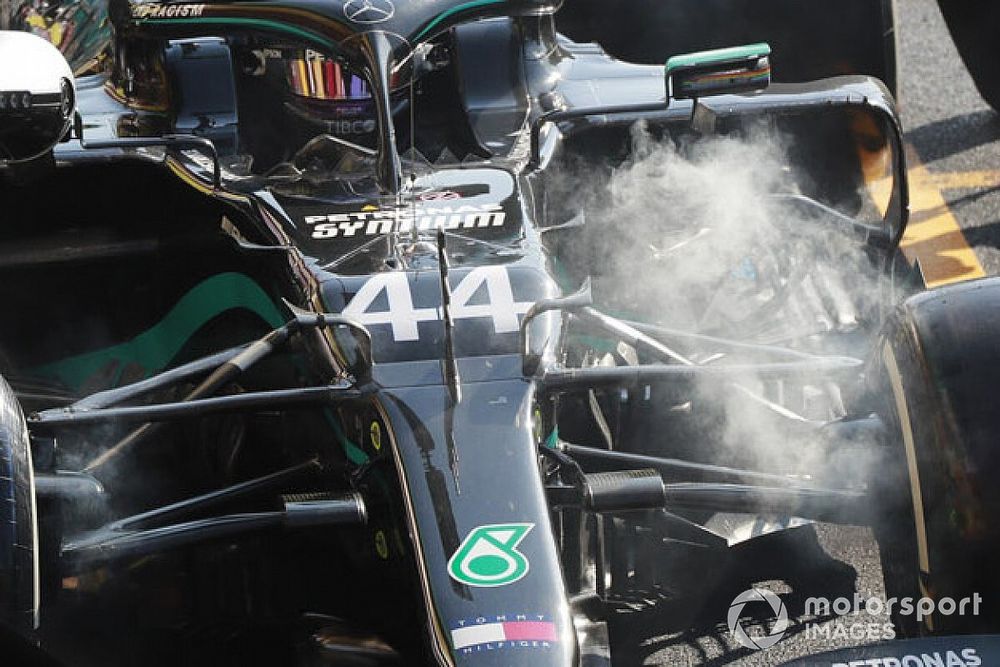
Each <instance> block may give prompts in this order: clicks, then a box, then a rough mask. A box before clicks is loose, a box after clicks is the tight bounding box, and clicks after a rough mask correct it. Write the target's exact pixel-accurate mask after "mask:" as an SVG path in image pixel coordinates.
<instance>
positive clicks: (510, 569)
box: [448, 523, 535, 586]
mask: <svg viewBox="0 0 1000 667" xmlns="http://www.w3.org/2000/svg"><path fill="white" fill-rule="evenodd" d="M534 527H535V524H533V523H497V524H492V525H489V526H479V527H478V528H475V529H473V530H472V532H471V533H469V534H468V536H466V538H465V540H463V541H462V544H461V545H460V546H459V547H458V551H456V552H455V553H454V555H452V557H451V559H450V560H449V561H448V574H450V575H451V578H452V579H454V580H456V581H459V582H461V583H463V584H468V585H469V586H506V585H507V584H512V583H514V582H515V581H517V580H518V579H521V578H522V577H524V575H526V574H528V565H529V563H528V559H527V558H526V557H525V556H524V554H522V553H521V552H520V551H518V550H517V545H518V544H520V543H521V540H523V539H524V537H525V536H526V535H527V534H528V532H529V531H530V530H531V529H532V528H534Z"/></svg>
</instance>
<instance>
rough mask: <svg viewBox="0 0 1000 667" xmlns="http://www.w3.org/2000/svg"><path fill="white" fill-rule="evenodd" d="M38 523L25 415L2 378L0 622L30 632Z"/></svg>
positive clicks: (35, 592) (35, 597) (35, 605)
mask: <svg viewBox="0 0 1000 667" xmlns="http://www.w3.org/2000/svg"><path fill="white" fill-rule="evenodd" d="M38 597H39V585H38V524H37V522H36V510H35V480H34V472H33V470H32V466H31V447H30V445H29V440H28V427H27V424H26V423H25V421H24V413H23V412H22V411H21V406H20V405H19V404H18V402H17V398H15V396H14V391H13V390H12V389H11V388H10V385H9V384H7V381H6V380H4V379H3V377H0V623H4V624H6V625H7V626H9V627H11V628H13V629H15V630H17V631H19V632H22V633H30V632H31V631H32V630H34V628H35V627H36V626H37V619H38Z"/></svg>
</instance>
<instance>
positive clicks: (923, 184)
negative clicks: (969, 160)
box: [900, 148, 1000, 287]
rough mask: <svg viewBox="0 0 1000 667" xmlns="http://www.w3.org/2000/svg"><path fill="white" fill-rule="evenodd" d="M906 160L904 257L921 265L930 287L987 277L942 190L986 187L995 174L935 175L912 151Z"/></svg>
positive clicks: (910, 150) (902, 245)
mask: <svg viewBox="0 0 1000 667" xmlns="http://www.w3.org/2000/svg"><path fill="white" fill-rule="evenodd" d="M906 159H907V164H908V165H909V169H908V171H909V182H910V222H909V224H908V225H907V227H906V233H905V234H904V235H903V241H902V243H901V244H900V246H901V247H902V249H903V253H904V254H905V255H906V256H907V258H908V259H909V260H910V261H911V262H914V261H919V262H920V267H921V269H922V271H923V275H924V281H925V282H926V284H927V286H928V287H936V286H938V285H947V284H949V283H957V282H961V281H963V280H971V279H973V278H982V277H984V276H985V275H986V272H985V271H983V267H982V265H981V264H980V263H979V260H978V259H976V253H975V252H973V250H972V248H970V247H969V244H968V243H967V242H966V240H965V237H964V236H963V235H962V230H961V228H960V227H959V225H958V220H957V219H956V218H955V216H954V215H953V214H952V212H951V209H949V208H948V203H947V201H945V198H944V195H943V194H942V193H941V189H942V188H944V189H951V188H976V187H983V185H980V184H981V183H984V182H985V181H986V179H987V178H989V175H990V174H994V173H995V172H968V173H964V174H932V173H931V172H929V171H928V170H927V167H925V166H924V165H923V163H922V162H921V161H920V158H919V157H918V156H917V153H916V151H915V150H913V149H912V148H909V150H908V151H907V156H906ZM996 176H1000V174H996ZM977 179H978V180H977ZM969 183H971V185H967V184H969Z"/></svg>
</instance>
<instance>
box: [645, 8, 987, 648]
mask: <svg viewBox="0 0 1000 667" xmlns="http://www.w3.org/2000/svg"><path fill="white" fill-rule="evenodd" d="M896 28H897V35H898V45H899V51H898V57H899V76H900V90H899V109H900V113H901V116H902V121H903V127H904V131H905V136H906V141H907V144H908V147H909V148H908V150H909V159H910V164H909V166H910V184H911V194H912V202H911V204H912V205H911V227H910V229H911V233H909V234H908V235H907V237H906V238H905V239H904V246H905V247H906V251H907V254H908V255H909V256H910V257H911V258H920V262H921V264H922V266H924V268H925V271H926V276H927V278H928V281H929V282H931V283H932V284H945V283H949V282H955V281H960V280H965V279H970V278H975V277H979V276H982V275H997V274H998V273H1000V116H998V115H997V114H996V113H995V112H994V111H992V110H991V109H990V108H989V106H988V105H987V104H986V103H985V102H984V101H983V100H982V98H981V97H980V95H979V93H978V92H977V90H976V88H975V84H974V83H973V81H972V78H971V77H970V76H969V74H968V72H967V71H966V70H965V67H964V65H963V64H962V61H961V59H960V58H959V55H958V52H957V51H956V49H955V46H954V44H953V43H952V40H951V37H950V35H949V34H948V31H947V28H946V27H945V24H944V21H943V20H942V18H941V14H940V11H939V10H938V7H937V3H936V2H935V0H898V4H897V14H896ZM997 39H998V40H1000V35H997ZM959 229H960V230H961V232H959V231H958V230H959ZM793 532H794V531H793ZM724 569H725V572H726V574H725V575H724V576H720V577H719V578H717V579H716V580H715V581H706V582H705V588H706V597H707V599H708V602H707V603H705V604H704V606H703V607H702V608H701V609H699V610H697V611H695V612H692V614H691V616H689V617H688V618H687V619H685V620H684V621H678V619H670V618H666V619H665V618H658V617H656V615H652V614H651V615H649V618H647V619H646V620H645V621H644V622H643V623H641V626H642V627H641V629H640V630H638V632H639V633H640V635H642V637H643V638H642V639H641V651H640V653H639V654H638V655H636V656H634V657H633V658H631V659H630V660H629V661H628V662H629V663H632V664H637V665H638V664H642V665H701V664H709V665H754V666H758V665H778V664H782V663H783V662H785V661H787V660H791V659H793V658H797V657H802V656H806V655H810V654H815V653H817V652H820V651H824V650H832V649H838V648H846V647H850V646H856V645H861V644H865V643H870V642H871V641H874V640H879V639H882V638H884V637H883V635H884V634H886V628H885V624H886V623H887V622H888V618H887V616H885V615H884V614H882V615H871V614H867V613H865V612H861V613H860V614H849V615H845V616H837V615H836V614H831V615H830V616H828V617H823V618H817V617H815V616H811V615H809V614H807V613H806V610H805V606H804V599H805V598H806V597H808V596H823V597H827V598H833V599H835V598H837V597H841V596H843V597H852V596H853V595H854V594H855V593H857V594H859V595H860V596H861V598H862V599H867V598H870V597H873V596H874V597H878V598H879V599H884V598H885V591H884V587H883V581H882V575H881V568H880V565H879V555H878V547H877V545H876V543H875V541H874V540H873V538H872V535H871V531H870V530H869V529H867V528H854V527H842V526H832V525H822V524H820V525H816V526H815V527H814V528H813V527H810V528H807V529H804V530H800V531H799V534H798V535H790V536H788V538H787V539H782V540H778V541H775V542H774V543H773V544H767V545H764V546H763V547H761V548H756V547H755V548H754V549H752V550H750V549H748V550H746V552H745V553H737V554H734V556H733V558H732V559H731V562H730V563H728V564H727V565H726V566H725V568H724ZM750 586H757V587H760V588H765V589H768V590H771V591H772V592H774V593H776V594H778V595H779V596H780V597H781V598H782V600H783V602H784V603H785V606H786V608H787V611H788V616H789V628H788V630H787V631H786V632H785V634H784V638H783V639H782V640H781V641H780V642H778V643H777V644H775V645H774V646H772V647H770V648H767V649H766V650H761V651H756V650H750V649H746V648H743V647H742V646H740V645H739V644H738V643H737V642H736V641H735V640H734V638H733V636H732V633H731V632H730V630H729V626H728V624H727V618H726V617H727V612H728V611H729V604H730V602H731V600H732V599H733V597H734V596H735V595H737V594H738V593H740V592H741V591H743V590H745V589H746V588H748V587H750ZM754 604H755V605H757V609H756V610H755V611H754V613H755V614H757V615H759V616H760V617H761V618H760V621H759V622H758V623H756V624H750V625H747V624H745V625H747V627H748V628H750V632H751V634H753V630H752V627H753V625H756V626H757V628H756V629H757V630H759V631H760V630H762V631H763V632H764V633H766V632H767V631H768V630H769V629H770V628H771V627H773V626H772V624H773V616H772V615H771V614H768V613H767V609H766V607H764V603H760V602H758V603H754ZM750 608H751V607H749V606H748V607H746V608H745V610H744V611H748V610H749V609H750ZM759 612H763V613H759ZM685 622H689V623H690V624H689V625H687V626H685V625H684V623H685ZM629 623H630V621H629V622H626V625H628V624H629Z"/></svg>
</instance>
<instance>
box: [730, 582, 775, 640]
mask: <svg viewBox="0 0 1000 667" xmlns="http://www.w3.org/2000/svg"><path fill="white" fill-rule="evenodd" d="M751 602H764V603H766V604H767V605H769V606H770V607H771V611H772V612H773V613H774V617H775V621H774V625H772V626H771V632H770V633H768V634H766V635H763V636H760V637H751V636H750V635H749V634H747V631H746V630H744V629H743V626H742V625H741V624H740V616H741V615H742V613H743V608H744V607H745V606H746V605H747V604H749V603H751ZM726 621H727V622H728V624H729V631H730V632H732V633H733V638H735V639H736V641H737V642H738V643H739V644H740V645H741V646H745V647H746V648H749V649H753V650H762V649H765V648H770V647H772V646H774V645H775V644H777V643H778V642H779V641H781V638H782V637H783V636H784V635H785V630H787V629H788V610H787V609H785V605H784V603H783V602H782V601H781V598H779V597H778V596H777V595H775V594H774V593H772V592H771V591H768V590H762V589H759V588H750V589H748V590H745V591H743V592H742V593H740V594H739V595H737V596H736V597H735V598H734V599H733V601H732V603H731V604H730V605H729V615H728V616H727V617H726Z"/></svg>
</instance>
